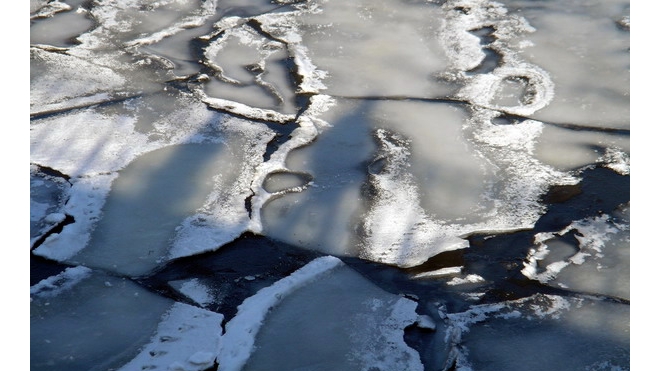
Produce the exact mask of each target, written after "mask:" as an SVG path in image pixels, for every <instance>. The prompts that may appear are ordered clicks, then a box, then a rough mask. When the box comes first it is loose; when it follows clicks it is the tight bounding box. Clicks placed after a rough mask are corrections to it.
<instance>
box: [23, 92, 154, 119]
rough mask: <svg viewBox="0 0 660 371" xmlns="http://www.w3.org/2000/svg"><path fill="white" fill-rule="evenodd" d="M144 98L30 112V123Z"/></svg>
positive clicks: (132, 96)
mask: <svg viewBox="0 0 660 371" xmlns="http://www.w3.org/2000/svg"><path fill="white" fill-rule="evenodd" d="M143 96H144V94H136V95H131V96H127V97H120V98H115V99H111V100H103V101H99V102H91V103H84V104H79V105H75V106H67V107H63V108H60V109H53V110H48V111H42V112H30V121H32V120H42V119H45V118H49V117H53V116H58V115H62V114H66V113H69V112H72V111H75V110H79V109H85V108H91V107H95V106H98V107H103V106H108V105H112V104H117V103H122V102H125V101H127V100H131V99H134V98H139V97H143Z"/></svg>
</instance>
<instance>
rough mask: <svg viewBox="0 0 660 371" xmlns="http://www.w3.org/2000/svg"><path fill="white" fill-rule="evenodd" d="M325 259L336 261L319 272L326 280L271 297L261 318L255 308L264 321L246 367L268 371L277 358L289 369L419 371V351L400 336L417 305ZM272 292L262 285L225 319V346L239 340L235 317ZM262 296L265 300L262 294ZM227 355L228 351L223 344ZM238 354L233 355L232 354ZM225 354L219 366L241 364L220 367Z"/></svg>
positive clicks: (237, 318) (224, 352)
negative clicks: (348, 288)
mask: <svg viewBox="0 0 660 371" xmlns="http://www.w3.org/2000/svg"><path fill="white" fill-rule="evenodd" d="M320 259H325V260H327V261H328V262H331V261H336V262H338V263H333V267H334V268H333V269H332V270H329V271H327V272H325V273H323V275H322V277H323V278H327V279H319V278H321V276H320V275H319V276H317V277H316V278H315V280H314V282H313V284H305V285H299V286H298V287H297V288H296V289H295V291H294V290H288V291H287V292H286V294H285V295H286V296H284V295H282V296H276V297H277V306H274V305H273V304H274V303H273V304H271V302H270V301H266V302H265V303H264V304H265V305H267V306H268V308H271V309H270V311H269V313H268V315H267V316H265V317H264V318H262V317H261V316H260V315H259V316H255V314H252V318H255V317H256V318H259V320H263V321H264V322H263V324H262V325H261V327H260V328H259V332H258V333H256V331H254V330H253V331H252V334H250V336H254V337H255V339H254V348H253V349H254V351H253V352H252V354H251V356H250V358H249V360H248V361H247V363H246V364H245V368H246V369H250V370H270V369H272V367H273V364H277V365H278V367H281V368H282V369H291V370H293V369H314V370H365V369H369V368H370V367H375V368H377V369H381V370H390V369H397V370H422V369H423V366H422V364H421V362H420V360H419V355H418V354H417V353H416V352H415V351H414V350H412V349H410V348H409V347H408V346H407V345H406V344H405V342H404V341H403V329H404V328H405V327H406V326H408V325H411V324H413V323H415V321H417V319H418V316H417V314H416V313H415V308H416V306H417V305H416V303H414V302H412V301H410V300H408V299H404V298H401V297H398V296H395V295H392V294H389V293H386V292H384V291H382V290H381V289H379V288H377V287H376V286H374V285H373V284H371V283H370V282H369V281H367V280H365V279H364V278H362V277H361V276H360V275H359V274H357V273H356V272H355V271H353V270H352V269H350V268H349V267H347V266H344V265H343V264H341V263H340V262H339V261H338V260H337V259H335V258H329V257H326V258H320ZM319 261H320V260H318V259H317V261H316V262H319ZM313 264H316V263H315V262H312V263H310V264H309V265H308V266H306V267H304V268H302V269H301V270H299V271H298V272H296V273H294V275H295V274H297V273H299V272H301V271H302V270H304V269H307V268H308V267H311V266H312V265H313ZM291 277H293V275H292V276H291ZM284 280H286V279H284ZM284 280H282V281H284ZM282 281H280V282H282ZM280 282H278V283H276V284H275V285H273V286H272V287H273V288H274V287H276V286H277V285H279V284H280ZM309 283H311V282H309ZM347 287H350V288H351V290H350V292H347V291H346V288H347ZM267 290H271V288H270V287H269V288H268V289H264V290H262V291H263V293H262V292H259V293H258V294H257V295H255V296H254V297H253V298H250V299H248V300H249V304H248V300H246V301H245V302H244V304H243V305H242V306H241V307H240V311H239V314H238V315H237V317H235V319H234V320H232V321H230V323H228V325H227V334H226V335H225V337H223V345H224V346H227V345H228V344H229V341H230V340H233V339H236V336H237V335H236V333H237V332H238V331H237V330H238V322H237V323H236V324H232V322H234V321H237V320H239V318H242V316H246V315H247V314H248V311H255V310H256V309H257V308H259V307H260V306H264V304H262V302H264V301H265V299H266V297H265V293H266V292H267ZM258 297H262V299H260V300H257V298H258ZM328 303H333V304H332V305H328ZM264 309H267V308H264ZM264 309H261V310H264ZM251 313H253V312H251ZM239 316H240V317H239ZM251 328H253V327H251ZM230 334H231V336H230ZM319 334H323V336H319ZM234 342H235V341H232V344H233V343H234ZM251 344H252V343H251V342H250V343H249V344H248V343H241V344H240V346H241V349H249V348H251ZM223 354H228V353H227V352H226V351H224V350H223V351H221V355H223ZM236 356H237V354H234V357H232V358H231V359H235V357H236ZM241 359H242V357H241ZM223 360H228V358H223V357H221V358H219V359H218V363H219V364H220V368H221V369H223V370H234V369H238V368H234V367H233V364H234V363H233V362H232V363H231V365H232V366H229V365H228V366H226V367H224V368H223V366H222V365H223ZM225 365H227V363H225Z"/></svg>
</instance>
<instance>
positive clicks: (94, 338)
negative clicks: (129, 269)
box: [30, 267, 223, 371]
mask: <svg viewBox="0 0 660 371" xmlns="http://www.w3.org/2000/svg"><path fill="white" fill-rule="evenodd" d="M30 297H31V299H30V334H31V343H30V345H31V348H32V349H34V350H37V349H38V351H33V352H31V356H30V365H31V369H32V370H35V371H36V370H53V369H67V370H107V369H120V370H127V371H128V370H136V369H159V370H165V369H168V367H174V366H180V367H181V369H182V370H185V371H201V370H205V369H207V368H208V367H209V366H211V365H212V364H213V359H214V355H215V351H216V349H217V347H218V341H219V335H220V331H221V327H220V324H221V323H222V320H223V316H222V315H221V314H218V313H213V312H209V311H206V310H203V309H199V308H196V307H192V306H189V305H186V304H181V303H176V302H173V301H172V300H170V299H165V298H164V297H162V296H160V295H156V294H153V293H151V292H149V291H147V290H145V289H143V288H142V287H140V286H138V285H136V284H135V283H133V282H132V281H129V280H126V279H121V278H117V277H113V276H109V275H106V274H103V273H100V272H95V271H92V270H91V269H89V268H85V267H74V268H68V269H67V270H65V271H64V272H62V273H60V274H59V275H57V276H53V277H50V278H48V279H45V280H43V281H41V282H39V283H38V284H36V285H34V286H32V287H31V288H30ZM134 308H140V310H139V311H136V310H134ZM122 365H125V366H124V367H121V366H122ZM120 367H121V368H120Z"/></svg>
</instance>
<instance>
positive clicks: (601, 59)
mask: <svg viewBox="0 0 660 371" xmlns="http://www.w3.org/2000/svg"><path fill="white" fill-rule="evenodd" d="M504 3H506V4H507V6H508V7H509V8H510V9H511V10H512V11H513V9H516V10H517V11H518V14H521V15H522V16H524V17H525V18H528V19H530V20H532V19H533V23H534V27H535V28H536V32H534V33H532V34H530V35H529V41H530V42H531V43H533V45H534V46H533V47H530V48H526V49H523V50H522V52H521V54H522V55H523V56H524V57H525V58H526V59H527V60H529V61H531V62H533V63H535V64H538V65H539V66H541V67H542V68H544V69H545V70H547V71H548V72H549V73H550V74H551V75H552V79H553V81H554V83H555V99H554V101H553V103H552V104H551V105H549V106H548V107H547V108H545V109H543V110H541V111H539V112H537V113H535V114H534V115H533V117H534V118H535V119H538V120H543V121H551V122H561V123H573V124H583V125H590V126H597V127H603V128H617V129H629V127H630V31H629V30H625V29H622V28H621V27H619V26H618V25H617V22H618V21H620V20H621V19H622V18H624V17H625V16H629V15H630V9H629V4H630V2H629V1H622V0H608V1H597V2H584V3H579V2H575V3H571V6H570V7H566V6H565V5H564V4H561V3H553V2H543V3H539V2H538V1H527V0H508V1H504ZM569 8H570V11H569V10H568V9H569ZM595 35H597V36H595ZM595 40H604V42H600V41H599V42H595Z"/></svg>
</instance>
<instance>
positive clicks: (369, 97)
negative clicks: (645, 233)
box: [332, 95, 630, 136]
mask: <svg viewBox="0 0 660 371" xmlns="http://www.w3.org/2000/svg"><path fill="white" fill-rule="evenodd" d="M332 97H333V98H337V99H346V100H371V101H412V102H426V103H447V104H462V105H466V106H470V107H477V108H482V109H487V110H491V111H496V112H499V113H501V116H500V118H503V119H508V120H518V121H525V120H534V121H539V122H542V123H544V124H547V125H551V126H556V127H561V128H564V129H569V130H574V131H592V132H601V133H610V134H617V135H627V136H629V135H630V129H616V128H606V127H605V128H604V127H598V126H595V125H582V124H570V123H561V122H552V121H544V120H541V119H536V118H533V117H529V116H523V115H516V114H512V113H508V112H506V111H504V110H502V109H497V108H493V107H485V106H482V105H479V104H475V103H473V102H470V101H467V100H465V99H459V98H454V97H451V96H447V97H433V98H424V97H411V96H405V95H384V96H378V95H366V96H347V95H332Z"/></svg>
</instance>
